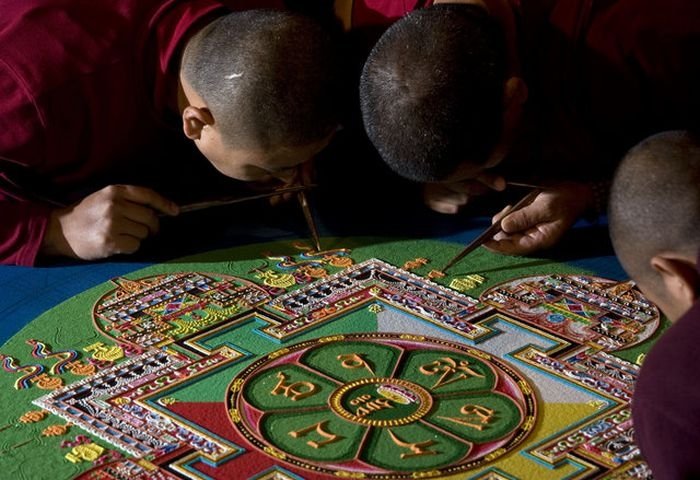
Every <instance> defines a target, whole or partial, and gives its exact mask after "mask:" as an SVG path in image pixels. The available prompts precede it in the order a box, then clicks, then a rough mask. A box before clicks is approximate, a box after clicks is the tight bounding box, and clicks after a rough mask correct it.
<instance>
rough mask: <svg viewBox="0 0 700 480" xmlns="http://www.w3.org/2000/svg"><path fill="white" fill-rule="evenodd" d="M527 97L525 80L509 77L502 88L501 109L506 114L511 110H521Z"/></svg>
mask: <svg viewBox="0 0 700 480" xmlns="http://www.w3.org/2000/svg"><path fill="white" fill-rule="evenodd" d="M528 95H529V91H528V88H527V84H526V83H525V80H523V79H522V78H520V77H510V78H509V79H508V80H506V83H505V85H504V87H503V109H504V110H505V111H506V112H508V110H510V109H512V108H522V106H523V105H524V104H525V102H526V101H527V97H528Z"/></svg>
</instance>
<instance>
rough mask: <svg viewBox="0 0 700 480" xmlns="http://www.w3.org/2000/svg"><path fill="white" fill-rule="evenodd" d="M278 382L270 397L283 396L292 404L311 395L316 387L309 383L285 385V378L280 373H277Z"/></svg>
mask: <svg viewBox="0 0 700 480" xmlns="http://www.w3.org/2000/svg"><path fill="white" fill-rule="evenodd" d="M277 378H279V382H277V385H276V386H275V388H273V389H272V391H271V392H270V393H271V394H272V395H280V394H282V395H284V396H285V397H287V398H289V399H290V400H292V401H293V402H296V401H297V400H301V399H303V398H306V397H309V396H311V395H313V394H314V393H315V392H316V390H318V387H317V386H316V385H314V384H313V383H311V382H294V383H290V384H285V382H286V381H287V376H286V375H285V374H284V373H282V372H277Z"/></svg>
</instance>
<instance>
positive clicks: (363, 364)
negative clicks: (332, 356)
mask: <svg viewBox="0 0 700 480" xmlns="http://www.w3.org/2000/svg"><path fill="white" fill-rule="evenodd" d="M338 360H342V362H341V363H340V365H342V367H343V368H349V369H356V368H366V369H367V370H368V371H369V373H371V374H372V376H375V377H376V376H377V375H376V374H375V373H374V370H372V367H370V366H369V363H367V360H365V359H364V358H362V356H361V355H360V354H358V353H347V354H345V355H338Z"/></svg>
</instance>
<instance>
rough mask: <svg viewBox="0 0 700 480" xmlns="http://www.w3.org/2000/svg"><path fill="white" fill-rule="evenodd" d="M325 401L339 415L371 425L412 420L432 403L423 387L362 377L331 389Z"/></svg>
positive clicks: (401, 381) (418, 417) (383, 425)
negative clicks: (334, 389) (327, 399)
mask: <svg viewBox="0 0 700 480" xmlns="http://www.w3.org/2000/svg"><path fill="white" fill-rule="evenodd" d="M329 402H330V405H331V408H332V409H333V411H334V412H335V413H337V414H338V415H340V416H341V417H342V418H344V419H346V420H349V421H351V422H354V423H359V424H361V425H370V426H373V427H394V426H397V425H406V424H407V423H411V422H415V421H416V420H418V419H420V418H421V417H423V416H424V415H425V414H426V413H428V412H429V411H430V408H431V407H432V406H433V398H432V397H431V396H430V393H428V391H427V390H425V389H424V388H423V387H421V386H420V385H416V384H415V383H413V382H409V381H407V380H401V379H398V378H363V379H361V380H357V381H354V382H350V383H346V384H345V385H343V386H342V387H340V388H339V389H337V390H336V391H335V392H333V394H332V395H331V397H330V400H329Z"/></svg>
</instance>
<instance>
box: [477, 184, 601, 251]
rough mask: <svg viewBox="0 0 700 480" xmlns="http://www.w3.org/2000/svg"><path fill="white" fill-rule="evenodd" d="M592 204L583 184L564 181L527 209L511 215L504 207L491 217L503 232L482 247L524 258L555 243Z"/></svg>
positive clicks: (589, 192) (539, 196) (588, 186)
mask: <svg viewBox="0 0 700 480" xmlns="http://www.w3.org/2000/svg"><path fill="white" fill-rule="evenodd" d="M592 204H593V191H592V188H591V186H590V185H587V184H584V183H574V182H564V183H559V184H555V185H552V186H551V187H548V188H547V189H545V190H543V191H542V193H540V194H539V195H538V196H537V197H536V198H535V200H534V201H533V202H532V203H531V204H530V205H528V206H526V207H523V208H522V209H520V210H518V211H515V212H512V213H511V211H510V209H511V206H507V207H506V208H504V209H503V210H502V211H500V212H499V213H498V214H497V215H496V216H494V217H493V220H492V221H493V223H495V222H499V221H500V222H501V227H502V229H503V231H501V232H499V233H498V234H496V235H495V236H494V238H493V240H491V241H489V242H487V243H486V244H485V246H486V247H487V248H488V249H489V250H492V251H494V252H498V253H503V254H506V255H527V254H529V253H532V252H535V251H537V250H542V249H545V248H549V247H551V246H553V245H554V244H556V243H557V242H558V241H559V239H561V237H562V236H563V235H564V233H565V232H566V231H567V230H568V229H569V227H571V225H573V224H574V222H576V220H577V219H578V218H579V217H580V216H581V214H582V213H584V212H585V211H586V210H587V209H588V208H590V207H591V206H592Z"/></svg>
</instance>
